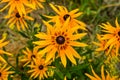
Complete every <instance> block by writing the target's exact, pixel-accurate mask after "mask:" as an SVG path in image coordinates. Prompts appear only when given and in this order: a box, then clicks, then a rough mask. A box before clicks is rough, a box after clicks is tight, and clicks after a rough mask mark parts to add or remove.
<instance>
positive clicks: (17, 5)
mask: <svg viewBox="0 0 120 80" xmlns="http://www.w3.org/2000/svg"><path fill="white" fill-rule="evenodd" d="M2 3H7V5H5V6H4V7H3V8H2V9H1V10H0V11H3V10H5V9H6V8H8V7H10V8H9V11H8V14H9V15H10V14H11V13H12V12H13V11H14V10H15V9H17V11H18V13H19V14H20V16H22V15H23V14H24V15H26V11H25V6H28V7H30V8H33V9H34V6H33V5H31V4H29V2H28V0H2V1H0V4H2ZM24 5H25V6H24Z"/></svg>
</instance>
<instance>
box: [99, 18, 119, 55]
mask: <svg viewBox="0 0 120 80" xmlns="http://www.w3.org/2000/svg"><path fill="white" fill-rule="evenodd" d="M115 24H116V27H113V26H112V25H111V24H110V23H109V22H107V23H106V24H105V23H103V24H102V25H101V27H102V28H103V29H104V30H102V31H103V32H105V34H104V35H103V36H102V39H103V40H107V42H106V45H105V49H107V48H108V47H109V50H110V51H111V50H112V49H115V52H116V56H118V53H119V48H120V25H119V24H118V21H117V19H116V21H115Z"/></svg>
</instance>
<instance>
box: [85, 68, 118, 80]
mask: <svg viewBox="0 0 120 80" xmlns="http://www.w3.org/2000/svg"><path fill="white" fill-rule="evenodd" d="M91 68H92V67H91ZM106 72H107V71H106ZM92 73H93V75H94V76H91V75H89V74H88V73H85V75H86V76H88V77H89V78H90V79H91V80H116V77H115V76H110V74H109V73H108V72H107V75H105V74H104V66H102V67H101V77H102V78H101V77H99V76H98V75H97V74H96V73H95V72H94V70H93V68H92Z"/></svg>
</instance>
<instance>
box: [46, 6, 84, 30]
mask: <svg viewBox="0 0 120 80" xmlns="http://www.w3.org/2000/svg"><path fill="white" fill-rule="evenodd" d="M50 6H51V7H52V9H53V10H54V11H55V12H56V13H57V15H56V16H46V17H48V18H50V19H51V20H50V21H49V22H55V23H57V22H60V24H64V22H65V21H66V20H67V18H68V17H69V18H70V21H69V26H70V27H74V26H76V25H79V26H80V29H83V30H86V29H85V26H86V24H85V23H84V22H82V21H79V20H77V19H76V18H77V17H79V16H80V15H81V14H82V12H78V11H79V9H74V10H72V11H70V12H69V11H68V10H67V8H65V7H64V6H56V7H55V6H54V5H53V4H50ZM60 24H59V25H60Z"/></svg>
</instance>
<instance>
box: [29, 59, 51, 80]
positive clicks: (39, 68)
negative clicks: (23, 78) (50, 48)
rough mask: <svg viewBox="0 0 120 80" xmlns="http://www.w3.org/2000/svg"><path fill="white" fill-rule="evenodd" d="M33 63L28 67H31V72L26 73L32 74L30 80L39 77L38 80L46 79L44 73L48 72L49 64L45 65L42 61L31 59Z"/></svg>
mask: <svg viewBox="0 0 120 80" xmlns="http://www.w3.org/2000/svg"><path fill="white" fill-rule="evenodd" d="M33 60H34V63H33V64H31V65H29V66H30V67H31V70H29V71H28V73H32V74H31V76H30V78H32V77H34V78H37V77H39V80H41V79H44V77H46V78H47V77H48V76H47V74H46V72H47V71H48V65H49V64H50V62H47V63H45V60H44V59H42V58H41V59H35V58H34V59H33Z"/></svg>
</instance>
